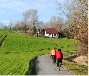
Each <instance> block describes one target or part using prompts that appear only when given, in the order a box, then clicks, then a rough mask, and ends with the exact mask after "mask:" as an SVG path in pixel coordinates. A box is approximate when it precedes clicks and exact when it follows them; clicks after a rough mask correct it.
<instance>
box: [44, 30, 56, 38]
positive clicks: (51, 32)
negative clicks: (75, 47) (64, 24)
mask: <svg viewBox="0 0 89 76" xmlns="http://www.w3.org/2000/svg"><path fill="white" fill-rule="evenodd" d="M45 36H47V37H57V38H58V31H57V30H56V29H55V28H46V29H45Z"/></svg>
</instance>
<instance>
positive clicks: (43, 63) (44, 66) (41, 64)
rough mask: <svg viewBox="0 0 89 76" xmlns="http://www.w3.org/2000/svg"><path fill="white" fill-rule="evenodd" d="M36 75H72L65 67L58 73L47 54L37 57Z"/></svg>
mask: <svg viewBox="0 0 89 76" xmlns="http://www.w3.org/2000/svg"><path fill="white" fill-rule="evenodd" d="M35 68H36V74H37V75H73V74H72V73H71V72H70V71H68V69H67V68H66V67H64V66H63V65H62V67H61V70H60V71H59V70H58V68H57V66H56V64H53V63H52V59H51V58H50V55H49V54H46V55H42V56H39V57H38V58H37V60H36V67H35Z"/></svg>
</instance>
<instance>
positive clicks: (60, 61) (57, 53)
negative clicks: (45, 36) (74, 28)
mask: <svg viewBox="0 0 89 76" xmlns="http://www.w3.org/2000/svg"><path fill="white" fill-rule="evenodd" d="M56 59H57V67H59V63H61V64H62V59H63V53H62V52H61V49H58V51H57V52H56Z"/></svg>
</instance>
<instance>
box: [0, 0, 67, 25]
mask: <svg viewBox="0 0 89 76" xmlns="http://www.w3.org/2000/svg"><path fill="white" fill-rule="evenodd" d="M56 2H60V3H61V4H62V5H64V4H65V3H66V0H0V23H1V22H3V23H4V24H8V23H9V22H10V21H16V20H22V19H23V12H25V11H27V10H29V9H37V11H38V19H39V21H43V22H48V21H49V20H50V19H51V17H52V16H61V17H63V18H65V15H63V14H62V15H60V14H59V11H58V9H57V3H56Z"/></svg>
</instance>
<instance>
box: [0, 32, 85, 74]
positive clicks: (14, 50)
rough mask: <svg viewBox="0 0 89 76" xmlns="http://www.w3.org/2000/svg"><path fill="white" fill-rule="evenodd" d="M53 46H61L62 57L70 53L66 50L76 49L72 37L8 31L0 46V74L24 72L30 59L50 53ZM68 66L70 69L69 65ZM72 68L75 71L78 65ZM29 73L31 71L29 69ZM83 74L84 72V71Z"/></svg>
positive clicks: (67, 63) (66, 62)
mask: <svg viewBox="0 0 89 76" xmlns="http://www.w3.org/2000/svg"><path fill="white" fill-rule="evenodd" d="M53 47H56V48H57V49H58V48H61V49H62V50H63V52H64V55H65V56H64V57H67V55H70V54H67V53H66V51H75V50H77V47H76V46H75V44H74V41H73V40H72V39H54V38H41V37H31V36H28V35H25V34H16V33H9V35H8V36H7V38H6V39H5V40H4V42H3V44H2V46H1V47H0V75H24V74H26V72H27V71H28V67H29V68H31V66H29V62H30V60H32V59H33V58H34V57H36V56H39V55H42V54H47V53H50V51H51V49H52V48H53ZM72 55H73V54H72ZM63 63H65V64H66V66H71V65H75V63H69V62H68V61H67V60H64V61H63ZM76 66H77V65H76ZM68 68H70V69H71V67H68ZM72 68H73V67H72ZM73 69H75V71H76V69H78V67H77V68H76V67H74V68H73ZM71 70H72V69H71ZM77 71H78V70H77ZM83 71H84V70H83ZM29 73H31V69H30V72H29ZM78 74H79V73H78ZM83 74H85V71H84V73H83Z"/></svg>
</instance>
